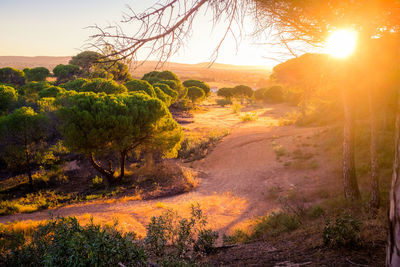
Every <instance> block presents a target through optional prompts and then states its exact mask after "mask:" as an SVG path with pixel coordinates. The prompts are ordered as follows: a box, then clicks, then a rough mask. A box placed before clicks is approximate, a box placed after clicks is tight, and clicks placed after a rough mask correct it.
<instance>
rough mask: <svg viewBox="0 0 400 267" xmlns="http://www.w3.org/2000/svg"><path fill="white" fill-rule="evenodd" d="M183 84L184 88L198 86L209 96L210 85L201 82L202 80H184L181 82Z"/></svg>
mask: <svg viewBox="0 0 400 267" xmlns="http://www.w3.org/2000/svg"><path fill="white" fill-rule="evenodd" d="M183 86H185V87H186V88H190V87H192V86H196V87H199V88H201V89H202V90H203V91H204V94H205V95H206V96H209V95H210V92H211V90H210V86H209V85H208V84H207V83H205V82H203V81H198V80H186V81H184V82H183Z"/></svg>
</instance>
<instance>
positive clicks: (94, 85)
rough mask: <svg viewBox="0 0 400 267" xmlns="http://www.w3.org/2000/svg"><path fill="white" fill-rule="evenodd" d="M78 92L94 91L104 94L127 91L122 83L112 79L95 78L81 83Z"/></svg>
mask: <svg viewBox="0 0 400 267" xmlns="http://www.w3.org/2000/svg"><path fill="white" fill-rule="evenodd" d="M79 91H80V92H95V93H106V94H120V93H125V92H127V91H128V89H126V87H125V86H124V85H122V84H118V83H117V82H115V81H113V80H106V79H103V78H95V79H92V80H89V81H88V82H86V83H85V84H83V86H82V88H81V89H80V90H79Z"/></svg>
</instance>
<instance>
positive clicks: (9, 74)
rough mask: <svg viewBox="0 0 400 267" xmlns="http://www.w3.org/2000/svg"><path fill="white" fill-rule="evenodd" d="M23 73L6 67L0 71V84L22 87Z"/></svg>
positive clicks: (23, 81)
mask: <svg viewBox="0 0 400 267" xmlns="http://www.w3.org/2000/svg"><path fill="white" fill-rule="evenodd" d="M24 76H25V73H24V72H23V71H22V70H17V69H14V68H10V67H6V68H1V69H0V83H6V84H15V85H23V84H24V83H25V78H24Z"/></svg>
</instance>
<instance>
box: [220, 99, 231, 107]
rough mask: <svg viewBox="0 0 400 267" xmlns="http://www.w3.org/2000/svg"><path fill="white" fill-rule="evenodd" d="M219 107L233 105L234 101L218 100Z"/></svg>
mask: <svg viewBox="0 0 400 267" xmlns="http://www.w3.org/2000/svg"><path fill="white" fill-rule="evenodd" d="M216 102H217V105H219V106H221V107H225V106H226V105H232V100H230V99H226V98H224V99H217V100H216Z"/></svg>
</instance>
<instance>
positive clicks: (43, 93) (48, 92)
mask: <svg viewBox="0 0 400 267" xmlns="http://www.w3.org/2000/svg"><path fill="white" fill-rule="evenodd" d="M64 92H65V89H64V88H61V87H58V86H51V87H47V88H44V89H42V90H40V91H39V97H40V98H43V97H54V98H55V97H57V96H58V95H59V94H62V93H64Z"/></svg>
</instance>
